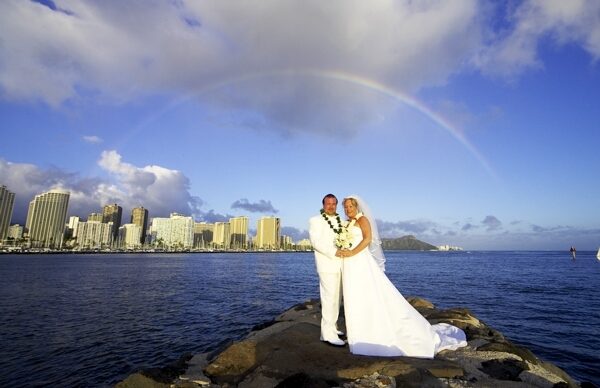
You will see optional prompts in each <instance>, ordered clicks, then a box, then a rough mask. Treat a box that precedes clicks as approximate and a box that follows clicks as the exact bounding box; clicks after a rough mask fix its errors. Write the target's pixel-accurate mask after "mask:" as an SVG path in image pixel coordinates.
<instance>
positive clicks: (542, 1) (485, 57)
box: [473, 0, 600, 78]
mask: <svg viewBox="0 0 600 388" xmlns="http://www.w3.org/2000/svg"><path fill="white" fill-rule="evenodd" d="M509 12H512V13H510V14H509V15H507V18H508V21H509V23H510V28H509V29H507V30H506V31H497V32H496V31H494V32H492V36H493V38H492V39H491V42H490V43H489V45H487V46H483V47H482V51H481V53H480V55H479V56H477V57H476V58H475V59H474V61H473V62H474V63H475V64H476V66H478V67H479V68H481V69H482V71H483V72H484V73H489V74H494V75H500V76H504V77H509V78H510V77H515V76H517V75H519V74H520V73H521V72H523V71H524V70H527V69H530V68H539V67H542V66H543V61H542V59H541V58H540V56H539V52H538V46H539V44H540V41H541V40H543V39H546V38H550V39H552V40H553V41H554V42H555V44H557V45H563V44H567V43H575V44H578V45H580V46H581V47H583V49H584V50H586V51H587V52H588V53H589V54H590V56H591V57H592V58H593V60H594V61H596V60H598V58H600V2H598V1H597V0H572V1H562V0H526V1H524V2H522V3H521V4H520V5H519V6H518V7H517V8H515V9H514V11H513V10H509Z"/></svg>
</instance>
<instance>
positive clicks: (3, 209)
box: [0, 186, 15, 245]
mask: <svg viewBox="0 0 600 388" xmlns="http://www.w3.org/2000/svg"><path fill="white" fill-rule="evenodd" d="M14 205H15V193H12V192H10V191H8V189H7V188H6V186H0V245H1V244H2V241H4V239H6V237H7V235H8V227H9V226H10V220H11V218H12V213H13V208H14Z"/></svg>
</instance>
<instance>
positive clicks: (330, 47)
mask: <svg viewBox="0 0 600 388" xmlns="http://www.w3.org/2000/svg"><path fill="white" fill-rule="evenodd" d="M55 3H56V6H57V8H59V9H60V10H52V9H50V8H49V7H47V6H45V5H42V4H38V3H35V2H26V1H19V0H8V1H4V2H1V3H0V15H1V16H0V36H2V37H3V41H2V44H1V45H0V92H1V93H2V94H3V95H4V97H6V98H11V99H25V100H38V99H41V100H43V101H45V102H47V103H49V104H51V105H54V106H60V105H61V104H62V103H63V102H64V101H66V100H69V99H75V98H78V97H80V96H82V95H85V96H89V92H92V94H93V95H98V96H100V97H104V98H110V99H113V100H114V99H117V100H120V101H128V100H131V99H133V98H135V97H137V96H140V95H148V94H160V93H164V94H171V93H177V94H184V95H185V94H187V93H189V94H192V95H193V94H195V93H197V92H201V91H205V94H204V95H201V97H205V98H206V101H205V102H207V103H211V104H214V105H216V106H217V107H220V108H226V109H231V110H240V111H243V112H248V115H247V117H248V125H250V126H257V127H258V126H260V127H271V126H272V127H275V128H278V129H281V130H284V131H288V132H289V131H307V130H308V131H313V132H324V133H332V132H339V131H345V132H349V133H352V132H354V131H356V130H357V128H361V125H362V124H364V123H366V122H371V121H373V120H377V119H378V118H379V117H380V116H382V115H383V116H385V113H386V112H381V110H382V109H383V110H385V109H386V108H385V107H384V104H381V103H380V101H378V100H377V99H378V98H379V97H378V96H376V95H374V94H373V93H371V92H369V91H368V90H366V89H361V88H358V87H356V86H355V85H349V84H347V83H344V82H342V81H339V80H338V81H333V80H329V81H327V82H325V81H324V80H323V79H320V78H318V77H314V76H307V74H306V73H302V72H300V75H297V76H291V75H290V74H292V73H289V72H287V73H281V71H285V70H290V69H300V70H301V69H320V70H328V71H332V72H338V71H341V72H344V73H350V74H354V75H357V76H359V77H363V78H368V79H373V80H376V81H378V82H380V83H383V84H387V85H389V86H392V87H395V88H399V89H402V90H405V91H414V90H417V89H419V88H421V87H424V86H428V85H435V84H440V83H444V82H445V81H446V79H447V77H448V76H449V75H450V74H452V73H454V72H456V71H457V69H458V68H460V66H462V64H463V63H464V62H465V57H466V56H468V55H469V53H471V52H473V51H475V49H476V48H477V47H478V44H479V41H480V29H481V24H480V21H479V20H478V18H477V11H478V6H479V5H478V2H477V1H476V0H463V1H458V2H457V1H436V2H383V1H382V2H364V1H360V0H344V1H332V2H324V1H321V0H309V1H305V0H303V1H300V0H290V1H284V2H282V1H279V0H264V1H261V2H260V4H257V3H255V2H196V1H185V0H183V1H177V2H168V1H152V2H151V3H138V2H128V3H127V5H126V6H125V5H123V4H122V3H120V2H95V1H68V0H63V1H60V0H56V1H55ZM283 74H285V75H283ZM313 74H314V73H313ZM215 85H222V87H220V88H214V86H215ZM211 87H212V89H211ZM207 88H208V89H207ZM207 90H209V91H208V92H207ZM375 107H376V109H375ZM390 109H391V108H390ZM265 124H270V125H265Z"/></svg>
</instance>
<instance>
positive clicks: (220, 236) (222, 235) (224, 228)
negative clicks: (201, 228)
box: [213, 222, 231, 249]
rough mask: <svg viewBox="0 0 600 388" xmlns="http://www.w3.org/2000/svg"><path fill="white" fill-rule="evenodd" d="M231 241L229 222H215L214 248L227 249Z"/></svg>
mask: <svg viewBox="0 0 600 388" xmlns="http://www.w3.org/2000/svg"><path fill="white" fill-rule="evenodd" d="M230 243H231V225H230V224H229V222H215V231H214V233H213V246H214V247H215V248H216V249H228V248H229V246H230Z"/></svg>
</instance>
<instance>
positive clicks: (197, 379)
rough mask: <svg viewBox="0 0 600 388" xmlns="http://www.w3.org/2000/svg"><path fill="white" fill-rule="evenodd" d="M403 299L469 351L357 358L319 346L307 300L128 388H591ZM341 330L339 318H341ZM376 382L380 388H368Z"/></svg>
mask: <svg viewBox="0 0 600 388" xmlns="http://www.w3.org/2000/svg"><path fill="white" fill-rule="evenodd" d="M407 300H408V301H409V302H410V303H411V305H413V307H415V308H416V309H417V310H418V311H419V312H420V313H421V314H422V315H423V316H425V318H426V319H427V320H428V321H429V322H430V323H432V324H435V323H440V322H446V323H450V324H453V325H455V326H458V327H460V328H461V329H463V330H464V331H465V333H466V334H467V340H468V346H467V347H465V348H461V349H458V350H456V351H442V352H440V353H438V354H437V355H436V356H435V358H434V359H431V360H430V359H418V358H412V357H371V356H356V355H352V354H350V352H349V349H348V346H347V345H346V346H345V347H339V348H338V347H332V346H327V345H326V344H324V343H323V342H321V341H319V332H320V326H319V325H320V305H319V301H318V300H310V301H307V302H304V303H299V304H296V305H295V306H293V307H291V308H289V309H287V310H286V311H284V312H282V313H281V314H280V315H279V316H277V317H276V318H275V319H273V320H271V321H267V322H265V323H263V324H260V325H257V326H255V327H254V328H253V329H252V330H251V331H250V333H248V335H247V336H246V337H245V338H244V339H242V340H239V341H236V342H233V343H232V342H229V343H228V344H227V345H225V346H222V347H221V348H219V349H216V350H215V351H213V352H207V353H202V354H196V355H191V354H187V355H184V356H182V357H181V358H180V360H178V361H177V362H176V363H174V364H171V365H169V366H166V367H163V368H151V369H146V370H142V371H139V372H136V373H133V374H131V375H130V376H129V377H127V378H126V379H125V380H123V381H121V382H120V383H118V384H117V385H116V386H117V387H119V388H131V387H149V386H154V387H198V386H208V387H213V388H218V387H223V388H224V387H243V388H253V387H261V388H262V387H275V386H280V387H285V386H288V387H291V386H304V387H309V386H311V387H312V386H317V387H321V386H322V387H330V386H340V387H348V388H354V387H356V388H358V387H375V386H378V387H396V386H407V387H421V386H434V387H435V386H440V387H441V386H449V387H457V388H458V387H461V388H462V387H489V386H494V387H518V386H523V387H593V386H594V385H593V384H592V383H589V382H583V383H581V385H580V384H579V383H578V382H577V381H576V380H575V379H573V378H572V377H571V376H569V375H568V374H567V373H566V372H565V371H563V370H562V369H560V368H558V367H557V366H555V365H554V364H552V363H549V362H546V361H543V360H540V359H539V358H538V357H536V356H535V355H534V354H533V353H532V352H531V351H530V350H529V349H527V348H524V347H520V346H517V345H515V344H513V343H512V342H510V341H509V340H508V339H506V338H505V337H504V335H503V334H502V333H500V332H498V331H497V330H495V329H493V328H491V327H489V326H488V325H486V324H485V323H484V322H482V321H480V320H479V319H477V318H476V317H475V316H473V314H472V313H471V312H470V311H469V310H468V309H466V308H450V309H444V310H438V309H436V308H435V306H434V305H433V304H432V303H430V302H429V301H427V300H425V299H422V298H418V297H409V298H407ZM340 318H341V324H342V325H343V314H340ZM373 384H379V385H373Z"/></svg>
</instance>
